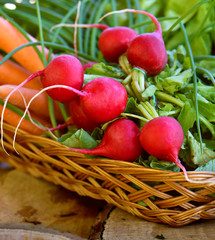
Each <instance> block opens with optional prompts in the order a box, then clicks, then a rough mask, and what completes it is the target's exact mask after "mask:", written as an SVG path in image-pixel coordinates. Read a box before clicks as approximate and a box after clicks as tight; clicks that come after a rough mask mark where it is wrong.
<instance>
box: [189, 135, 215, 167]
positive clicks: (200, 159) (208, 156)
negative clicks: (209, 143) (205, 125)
mask: <svg viewBox="0 0 215 240" xmlns="http://www.w3.org/2000/svg"><path fill="white" fill-rule="evenodd" d="M184 157H185V159H184V160H185V161H186V162H187V163H188V164H191V165H192V164H194V165H197V166H202V165H204V164H206V163H207V162H209V161H211V160H212V159H214V158H215V152H214V151H213V150H211V149H209V148H207V147H206V145H205V144H203V149H202V151H201V146H200V143H199V142H198V141H197V140H196V139H195V138H194V136H193V135H192V134H191V132H190V131H189V132H188V135H187V146H186V153H185V155H184Z"/></svg>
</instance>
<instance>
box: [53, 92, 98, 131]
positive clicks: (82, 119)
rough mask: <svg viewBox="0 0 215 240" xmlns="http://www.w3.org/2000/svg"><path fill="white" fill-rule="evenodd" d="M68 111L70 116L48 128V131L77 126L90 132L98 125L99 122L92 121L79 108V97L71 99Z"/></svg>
mask: <svg viewBox="0 0 215 240" xmlns="http://www.w3.org/2000/svg"><path fill="white" fill-rule="evenodd" d="M69 113H70V118H69V120H68V121H66V122H65V123H62V124H60V125H58V126H56V127H53V128H49V130H50V131H54V130H58V129H63V128H66V127H68V126H76V127H77V128H79V129H80V128H83V129H84V130H85V131H90V132H92V131H93V129H94V128H95V127H98V126H99V125H100V124H98V123H95V122H92V121H91V120H90V119H89V118H88V117H87V116H86V114H85V113H84V111H83V110H82V108H81V105H80V101H79V98H78V97H77V98H75V99H73V100H72V101H71V102H70V103H69Z"/></svg>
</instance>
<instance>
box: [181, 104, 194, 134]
mask: <svg viewBox="0 0 215 240" xmlns="http://www.w3.org/2000/svg"><path fill="white" fill-rule="evenodd" d="M195 113H196V111H195V109H194V108H193V107H192V106H191V104H190V103H189V102H188V101H186V102H185V103H184V106H183V107H182V109H181V112H180V114H179V115H178V118H177V120H178V121H179V123H180V124H181V126H182V128H183V131H184V134H185V135H186V134H187V132H188V130H189V129H190V128H192V127H193V125H194V122H195V121H196V114H195Z"/></svg>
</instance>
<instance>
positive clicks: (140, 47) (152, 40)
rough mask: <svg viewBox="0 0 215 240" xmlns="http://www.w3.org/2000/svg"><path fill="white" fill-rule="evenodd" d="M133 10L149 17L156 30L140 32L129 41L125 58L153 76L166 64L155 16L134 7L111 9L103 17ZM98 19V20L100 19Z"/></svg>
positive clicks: (165, 53)
mask: <svg viewBox="0 0 215 240" xmlns="http://www.w3.org/2000/svg"><path fill="white" fill-rule="evenodd" d="M122 12H133V13H141V14H144V15H146V16H148V17H150V18H151V20H152V21H153V23H154V24H155V26H156V30H155V31H154V32H152V33H142V34H140V35H138V36H137V37H135V38H133V39H132V41H130V44H129V45H128V47H127V52H126V55H127V58H128V61H129V63H130V64H131V65H132V66H134V67H138V68H141V69H143V70H144V71H145V72H146V74H147V75H150V76H155V75H157V74H159V73H160V72H161V71H163V69H164V68H165V66H166V64H167V52H166V48H165V45H164V41H163V37H162V30H161V26H160V23H159V22H158V20H157V18H156V17H155V16H154V15H152V14H150V13H148V12H145V11H141V10H134V9H123V10H119V11H113V12H110V13H107V14H106V15H104V16H103V17H102V18H101V19H103V18H104V17H106V16H108V15H110V14H113V13H122ZM101 19H100V20H101Z"/></svg>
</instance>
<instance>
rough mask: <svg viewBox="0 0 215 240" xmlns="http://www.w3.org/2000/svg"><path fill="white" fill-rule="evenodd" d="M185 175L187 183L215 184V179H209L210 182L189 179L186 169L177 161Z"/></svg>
mask: <svg viewBox="0 0 215 240" xmlns="http://www.w3.org/2000/svg"><path fill="white" fill-rule="evenodd" d="M175 164H176V165H177V166H178V167H179V168H180V169H181V170H182V171H183V173H184V177H185V179H186V181H187V182H190V183H215V179H208V180H202V181H201V180H199V181H197V180H192V179H190V178H189V177H188V175H187V170H186V169H185V167H184V166H183V165H182V164H181V162H180V160H177V162H176V163H175Z"/></svg>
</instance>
